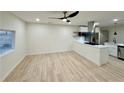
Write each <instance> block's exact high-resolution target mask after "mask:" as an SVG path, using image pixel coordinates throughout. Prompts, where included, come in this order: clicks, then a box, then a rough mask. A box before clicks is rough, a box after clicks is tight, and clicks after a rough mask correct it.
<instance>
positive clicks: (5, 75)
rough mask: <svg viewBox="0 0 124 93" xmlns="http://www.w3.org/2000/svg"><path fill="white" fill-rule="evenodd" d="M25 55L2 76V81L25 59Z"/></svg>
mask: <svg viewBox="0 0 124 93" xmlns="http://www.w3.org/2000/svg"><path fill="white" fill-rule="evenodd" d="M25 56H26V55H24V56H23V57H21V58H20V60H19V61H18V62H17V63H16V64H15V65H14V66H13V67H12V68H11V69H10V70H9V71H8V72H7V73H6V74H5V75H4V76H3V78H2V80H1V82H2V81H4V80H5V79H6V78H7V76H8V75H9V74H10V73H11V72H12V71H13V70H14V68H15V67H16V66H17V65H18V64H19V63H20V62H21V61H22V60H23V59H24V58H25Z"/></svg>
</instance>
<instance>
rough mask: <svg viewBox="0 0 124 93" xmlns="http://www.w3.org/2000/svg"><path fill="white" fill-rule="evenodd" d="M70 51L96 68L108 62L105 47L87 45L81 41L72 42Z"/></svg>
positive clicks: (106, 48)
mask: <svg viewBox="0 0 124 93" xmlns="http://www.w3.org/2000/svg"><path fill="white" fill-rule="evenodd" d="M72 50H73V51H75V52H77V53H78V54H80V55H81V56H83V57H85V58H86V59H88V60H90V61H91V62H93V63H95V64H96V65H98V66H101V65H102V64H106V63H107V62H108V57H109V53H108V47H107V46H104V45H89V44H85V43H84V42H82V41H79V40H74V42H73V45H72Z"/></svg>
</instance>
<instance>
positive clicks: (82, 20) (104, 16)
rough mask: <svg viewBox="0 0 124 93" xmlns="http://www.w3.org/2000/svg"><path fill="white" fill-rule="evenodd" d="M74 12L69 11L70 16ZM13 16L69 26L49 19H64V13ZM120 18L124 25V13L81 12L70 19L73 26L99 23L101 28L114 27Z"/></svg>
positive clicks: (20, 12) (24, 13)
mask: <svg viewBox="0 0 124 93" xmlns="http://www.w3.org/2000/svg"><path fill="white" fill-rule="evenodd" d="M72 12H73V11H69V12H68V15H69V14H70V13H72ZM12 13H13V14H15V15H16V16H18V17H20V18H21V19H23V20H24V21H26V22H33V23H37V22H36V21H35V19H36V18H40V22H39V23H48V24H67V23H64V22H63V21H61V20H58V19H49V18H48V17H63V13H62V11H13V12H12ZM114 18H118V19H120V21H119V22H118V23H120V24H123V23H124V20H123V19H124V12H123V11H80V13H79V14H78V15H77V16H75V17H73V18H70V20H71V22H72V23H71V24H72V25H87V23H88V21H97V22H99V23H100V26H108V25H113V24H114V23H113V21H112V20H113V19H114ZM67 25H68V24H67Z"/></svg>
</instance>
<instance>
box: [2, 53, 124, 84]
mask: <svg viewBox="0 0 124 93" xmlns="http://www.w3.org/2000/svg"><path fill="white" fill-rule="evenodd" d="M108 62H109V63H108V64H106V65H103V66H101V67H99V66H96V65H95V64H93V63H92V62H90V61H88V60H86V59H85V58H83V57H82V56H80V55H78V54H77V53H75V52H61V53H50V54H41V55H34V56H27V57H25V59H24V60H23V61H22V62H21V63H20V64H19V65H18V66H17V67H16V68H15V69H14V70H13V71H12V73H11V74H10V75H9V76H8V77H7V78H6V79H5V80H4V81H6V82H7V81H11V82H39V81H41V82H55V81H56V82H57V81H58V82H99V81H105V82H113V81H124V61H121V60H118V59H116V58H114V57H109V60H108Z"/></svg>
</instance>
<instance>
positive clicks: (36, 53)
mask: <svg viewBox="0 0 124 93" xmlns="http://www.w3.org/2000/svg"><path fill="white" fill-rule="evenodd" d="M68 51H72V50H59V51H45V52H32V53H28V54H27V55H38V54H46V53H58V52H68Z"/></svg>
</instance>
